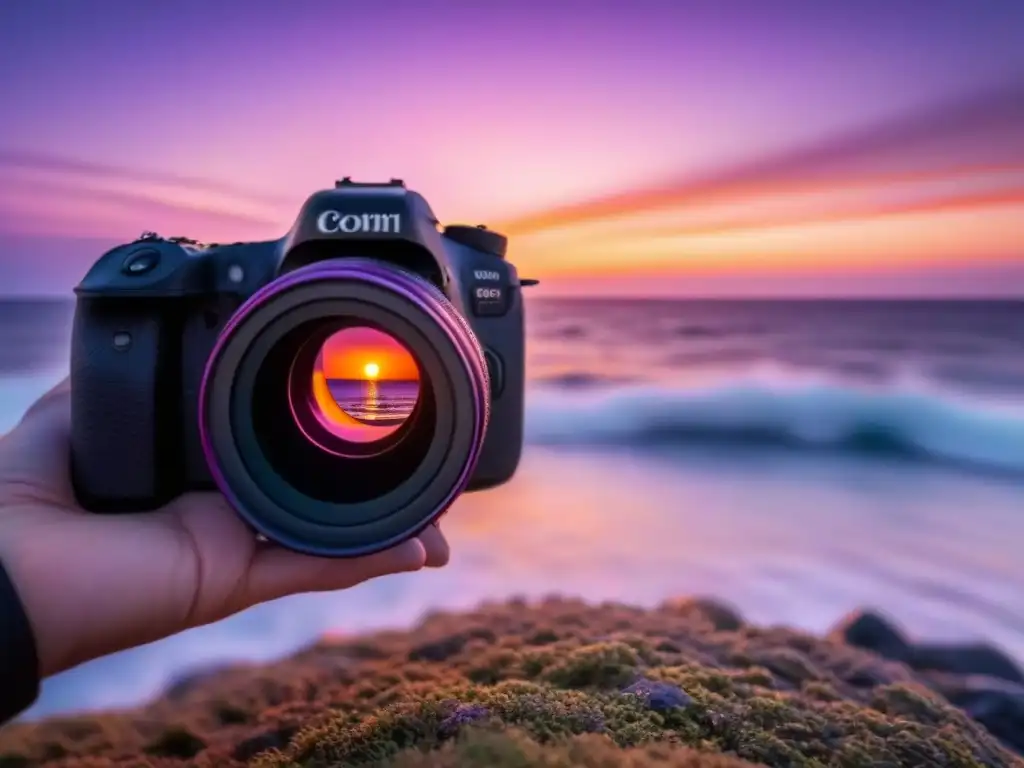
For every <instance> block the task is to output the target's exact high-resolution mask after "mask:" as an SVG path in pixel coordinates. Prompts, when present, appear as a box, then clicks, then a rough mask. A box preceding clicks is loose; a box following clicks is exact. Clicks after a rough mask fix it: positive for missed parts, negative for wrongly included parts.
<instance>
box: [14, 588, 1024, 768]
mask: <svg viewBox="0 0 1024 768" xmlns="http://www.w3.org/2000/svg"><path fill="white" fill-rule="evenodd" d="M1021 755H1024V673H1022V671H1021V669H1020V667H1019V666H1018V665H1017V664H1016V663H1015V662H1014V661H1013V660H1012V659H1010V658H1009V657H1008V656H1006V655H1005V654H1003V653H1002V652H1000V651H999V650H998V649H996V648H993V647H990V646H987V645H936V644H931V643H914V642H910V641H909V640H908V639H907V638H906V637H905V636H904V635H903V634H902V633H901V632H900V630H899V629H898V627H896V626H895V625H894V624H892V623H891V622H890V621H888V620H887V619H886V618H885V617H882V616H879V615H876V614H872V613H869V612H858V613H855V614H851V615H850V616H849V617H847V619H845V620H844V621H843V622H841V623H840V624H839V625H838V626H837V627H835V629H834V630H833V631H832V632H831V633H829V634H828V635H827V636H826V637H823V638H819V637H814V636H811V635H809V634H806V633H802V632H797V631H794V630H791V629H786V628H779V627H756V626H751V625H748V624H747V623H746V622H744V621H743V619H742V617H740V616H739V615H738V614H737V613H736V612H735V611H733V610H731V609H730V608H729V607H728V606H725V605H722V604H720V603H718V602H715V601H712V600H704V599H681V600H674V601H670V602H667V603H665V604H663V605H662V606H659V607H658V608H655V609H643V608H637V607H632V606H626V605H620V604H602V605H591V604H587V603H584V602H580V601H576V600H568V599H558V598H553V599H549V600H545V601H541V602H536V603H530V602H526V601H519V600H513V601H509V602H504V603H494V604H486V605H483V606H481V607H480V608H478V609H476V610H473V611H469V612H465V613H436V614H431V615H429V616H427V617H426V618H424V620H423V621H422V622H421V623H420V624H419V625H418V626H417V627H415V628H414V629H412V630H410V631H403V632H400V631H389V632H380V633H375V634H367V635H361V636H354V637H351V638H348V637H346V638H333V639H329V640H323V641H321V642H319V643H317V644H316V645H314V646H312V647H310V648H308V649H307V650H305V651H303V652H301V653H299V654H297V655H296V656H294V657H292V658H290V659H287V660H284V661H281V662H278V663H275V664H268V665H263V666H246V667H236V668H231V669H224V670H220V671H217V672H211V673H206V674H203V675H197V676H194V677H192V678H189V679H186V680H182V681H180V682H179V683H178V684H176V685H175V686H173V687H172V688H171V689H170V690H168V691H167V693H166V695H165V696H163V697H162V698H161V699H160V700H158V701H156V702H154V703H153V704H151V705H149V706H146V707H143V708H140V709H136V710H132V711H129V712H124V713H98V714H92V715H84V716H80V717H70V718H69V717H64V718H57V719H50V720H46V721H43V722H40V723H36V724H18V723H16V724H13V725H9V726H7V727H5V728H3V729H0V768H14V767H15V766H29V765H53V766H79V767H80V768H87V767H88V766H95V767H96V768H99V767H100V766H113V765H118V766H147V765H151V766H172V765H174V766H180V765H196V766H237V765H245V764H251V765H258V766H263V768H297V767H298V766H303V767H308V766H334V765H377V766H385V765H386V766H401V767H402V768H419V767H422V768H428V767H437V768H440V767H442V766H462V765H466V766H479V767H480V768H485V767H486V768H512V767H513V766H528V765H543V766H549V768H558V767H560V766H575V765H580V766H593V768H611V767H612V766H623V768H626V767H627V766H629V767H630V768H641V767H642V766H648V765H660V766H708V767H710V766H718V767H720V768H727V767H730V768H737V767H738V766H747V765H768V766H780V767H781V766H843V767H844V768H845V767H849V766H883V765H884V766H922V767H924V766H927V767H928V768H934V767H937V766H958V767H959V766H964V767H965V768H966V767H968V766H972V767H973V766H1022V767H1024V759H1022V757H1021Z"/></svg>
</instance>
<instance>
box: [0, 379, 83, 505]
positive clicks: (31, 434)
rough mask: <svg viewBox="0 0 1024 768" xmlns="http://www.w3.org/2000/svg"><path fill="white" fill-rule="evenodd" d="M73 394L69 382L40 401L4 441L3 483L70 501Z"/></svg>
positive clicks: (0, 443) (0, 442) (1, 445)
mask: <svg viewBox="0 0 1024 768" xmlns="http://www.w3.org/2000/svg"><path fill="white" fill-rule="evenodd" d="M70 436H71V390H70V386H69V385H68V382H67V380H64V381H62V382H61V383H60V384H58V385H57V386H56V387H54V388H53V389H51V390H50V391H49V392H47V393H46V394H44V395H43V396H42V397H40V398H39V399H38V400H37V401H36V402H35V403H33V404H32V406H31V407H29V409H28V410H27V411H26V412H25V415H24V416H23V417H22V419H21V422H19V424H18V426H16V427H15V428H14V429H13V430H11V432H10V433H8V434H7V435H6V436H5V437H4V438H3V439H2V440H0V450H2V452H3V461H2V462H0V466H2V467H3V470H2V472H0V481H3V482H6V483H9V484H11V485H16V486H17V487H19V488H22V489H28V488H35V489H37V490H38V492H39V493H41V494H44V495H48V496H51V497H53V498H50V499H48V500H51V501H53V500H64V499H66V498H70V494H71V482H70V476H69V471H68V468H69V460H70Z"/></svg>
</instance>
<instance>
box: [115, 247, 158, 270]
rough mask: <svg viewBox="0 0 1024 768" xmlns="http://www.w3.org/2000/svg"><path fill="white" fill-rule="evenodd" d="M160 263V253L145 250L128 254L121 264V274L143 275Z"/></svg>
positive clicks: (150, 249) (149, 249) (148, 249)
mask: <svg viewBox="0 0 1024 768" xmlns="http://www.w3.org/2000/svg"><path fill="white" fill-rule="evenodd" d="M159 263H160V251H157V250H154V249H152V248H146V249H144V250H141V251H136V252H135V253H132V254H129V255H128V257H127V258H126V259H125V260H124V263H123V264H121V272H122V273H123V274H126V275H130V276H133V277H134V276H135V275H144V274H146V273H147V272H150V271H152V269H153V268H154V267H155V266H156V265H157V264H159Z"/></svg>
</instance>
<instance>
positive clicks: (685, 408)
mask: <svg viewBox="0 0 1024 768" xmlns="http://www.w3.org/2000/svg"><path fill="white" fill-rule="evenodd" d="M528 403H529V405H528V409H527V423H526V434H527V441H528V442H530V443H533V444H543V445H565V446H573V445H576V446H584V445H628V446H637V447H643V446H664V445H690V444H708V443H718V444H726V445H736V446H763V447H774V448H780V447H786V448H799V449H815V450H830V451H840V452H848V453H858V454H874V455H885V456H890V457H902V458H908V459H923V460H932V461H940V462H943V463H955V464H957V465H961V466H964V467H969V468H973V469H977V470H983V471H989V472H996V473H1000V474H1010V475H1015V476H1017V475H1019V476H1021V477H1024V404H1020V403H1008V402H988V401H981V400H976V399H974V400H972V399H968V398H965V397H961V396H957V395H954V394H950V393H944V392H941V391H938V390H935V389H931V388H927V387H918V388H908V387H893V388H886V389H874V390H872V389H866V388H857V387H855V386H853V385H850V384H846V383H830V382H811V383H800V382H784V381H770V380H758V379H751V380H744V381H729V382H722V383H719V384H714V385H706V386H703V387H686V386H675V387H671V386H654V385H631V386H619V387H600V388H590V389H587V390H580V389H573V390H571V391H570V390H566V389H564V388H557V387H550V386H549V387H540V388H537V389H534V390H532V391H531V392H530V394H529V398H528Z"/></svg>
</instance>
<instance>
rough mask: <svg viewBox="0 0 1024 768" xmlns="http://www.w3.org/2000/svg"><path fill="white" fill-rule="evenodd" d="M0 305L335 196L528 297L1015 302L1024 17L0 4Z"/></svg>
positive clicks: (979, 5) (715, 7) (1007, 13)
mask: <svg viewBox="0 0 1024 768" xmlns="http://www.w3.org/2000/svg"><path fill="white" fill-rule="evenodd" d="M0 104H2V107H0V109H2V111H3V119H2V121H0V293H2V294H11V293H21V294H40V293H47V294H66V293H67V292H68V291H69V290H70V289H71V287H72V286H73V285H74V284H75V282H77V280H78V279H79V278H80V277H81V275H82V273H83V271H84V270H85V269H86V268H87V267H88V265H89V264H90V263H91V262H92V260H94V259H95V258H96V257H97V256H98V255H99V254H100V253H101V252H102V250H103V249H105V248H106V247H109V246H111V245H113V244H115V243H117V242H119V241H121V240H124V239H131V238H133V237H135V236H137V235H138V234H139V233H141V232H142V231H143V230H156V231H158V232H160V233H161V234H165V235H188V236H191V237H196V238H199V239H204V240H235V239H249V238H252V239H259V238H271V237H279V236H280V235H281V234H283V233H284V231H285V230H286V229H287V228H288V226H289V225H290V224H291V220H292V218H293V217H294V215H295V213H296V211H297V208H298V206H299V204H300V203H301V202H302V200H303V199H304V198H305V196H306V195H308V194H309V193H310V192H312V191H314V190H315V189H318V188H323V187H326V186H330V185H331V183H332V182H333V180H334V179H335V178H338V177H340V176H343V175H351V176H354V177H356V178H358V179H361V180H374V179H381V180H386V179H388V178H390V177H392V176H398V177H402V178H404V179H405V180H406V181H407V183H408V184H409V185H410V186H411V187H413V188H415V189H417V190H419V191H420V192H422V193H423V194H424V195H425V196H426V197H427V198H428V200H429V201H430V202H431V203H432V205H433V207H434V209H435V211H436V212H437V213H438V215H439V216H440V217H441V218H442V220H444V221H445V222H447V223H453V222H468V223H478V222H487V223H488V224H490V225H492V226H494V227H498V228H504V229H505V230H506V231H507V232H508V234H509V235H510V236H511V238H512V241H511V247H510V258H511V259H513V260H514V261H515V262H516V263H517V265H519V267H520V272H521V274H523V275H525V276H528V277H537V278H541V279H542V280H543V284H542V286H541V287H540V288H539V289H536V290H537V291H538V295H544V294H548V295H557V294H595V293H598V294H623V295H647V294H652V295H653V294H657V295H679V296H718V295H729V296H748V295H758V296H762V295H784V296H819V295H823V296H832V295H1016V296H1024V1H1022V0H974V1H971V0H927V1H925V0H857V1H856V2H834V3H829V2H821V0H792V1H790V0H773V1H772V2H766V1H765V0H674V1H670V0H657V1H642V0H639V1H632V0H631V1H629V2H626V1H625V0H622V1H621V2H602V1H601V0H592V1H591V0H564V1H563V2H557V3H556V2H548V3H539V2H532V1H531V0H525V1H524V2H518V3H481V2H476V1H474V2H469V0H437V1H436V2H429V1H427V0H423V1H420V2H416V1H412V0H394V1H393V2H389V3H380V4H373V3H369V4H368V3H347V2H340V1H339V0H309V1H308V2H304V3H289V2H284V1H283V0H282V1H278V2H271V1H270V0H249V2H229V1H228V0H219V1H218V0H177V2H173V3H143V2H135V1H134V0H96V2H89V3H87V2H72V0H63V1H61V0H32V2H8V3H3V4H2V5H0Z"/></svg>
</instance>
